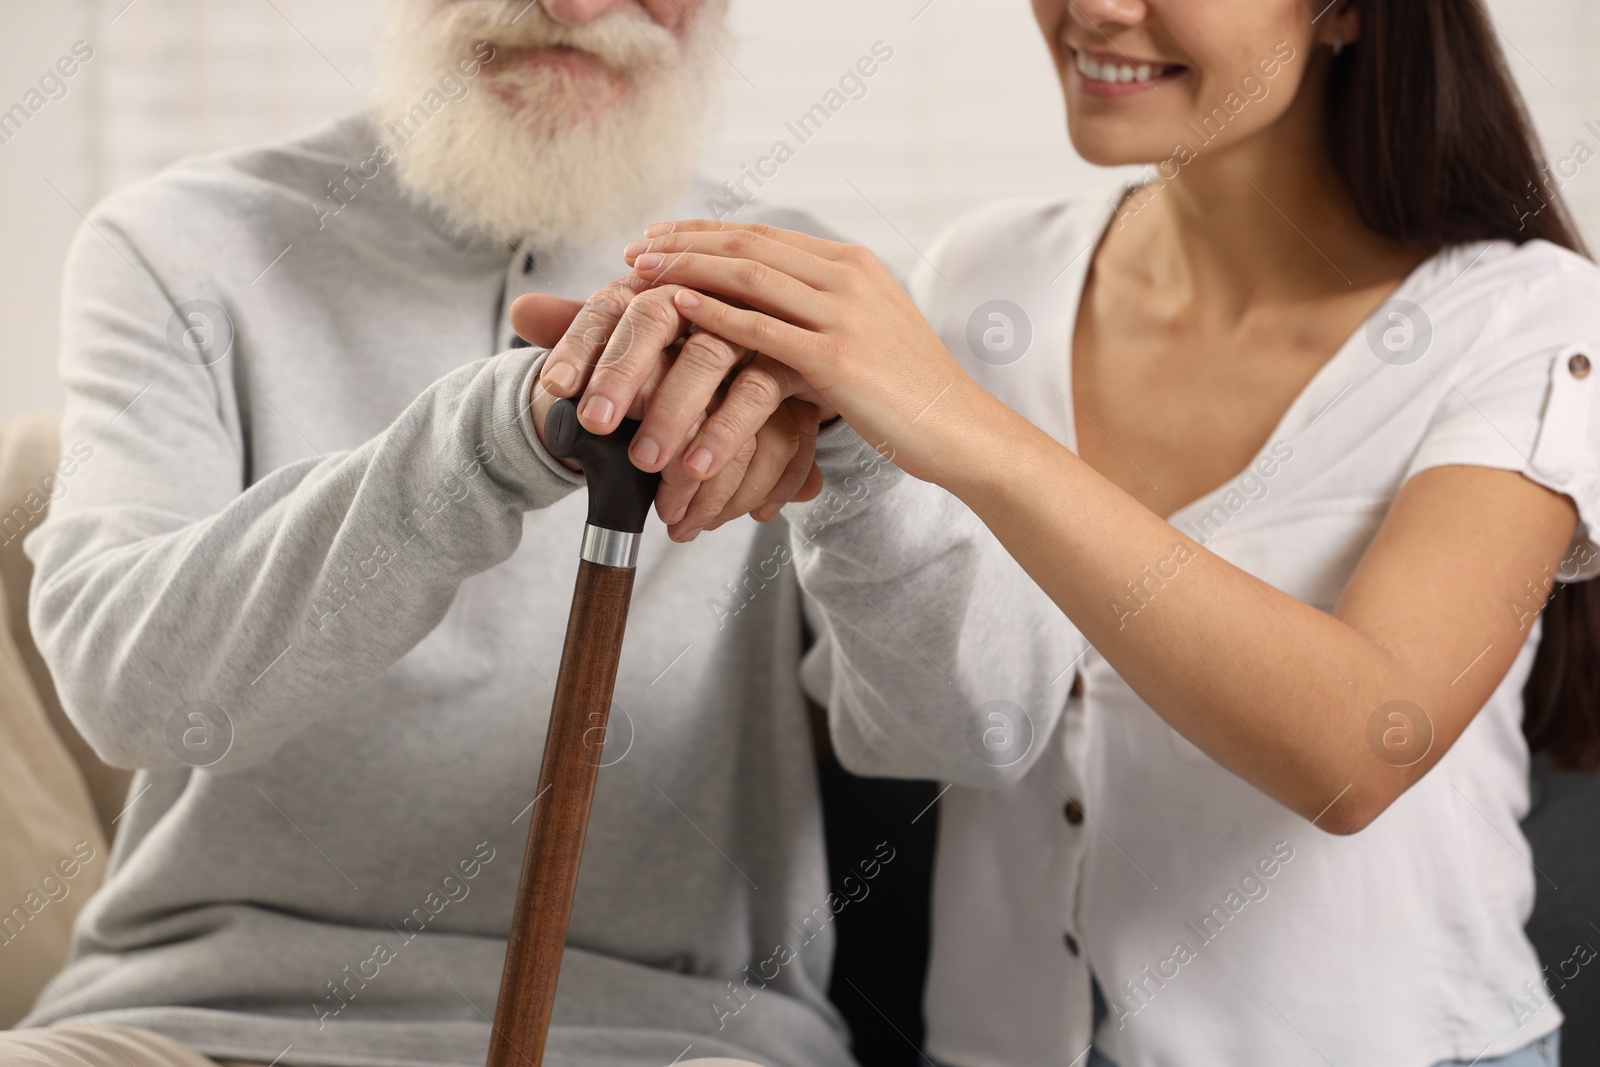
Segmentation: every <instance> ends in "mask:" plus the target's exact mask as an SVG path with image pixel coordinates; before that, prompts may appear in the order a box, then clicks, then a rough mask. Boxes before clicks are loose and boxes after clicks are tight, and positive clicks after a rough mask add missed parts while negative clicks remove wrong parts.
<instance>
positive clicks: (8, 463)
mask: <svg viewBox="0 0 1600 1067" xmlns="http://www.w3.org/2000/svg"><path fill="white" fill-rule="evenodd" d="M56 458H57V438H56V428H55V422H54V420H53V419H49V418H32V419H26V420H21V421H19V422H13V423H10V424H7V425H3V426H0V509H3V510H0V597H3V601H4V607H5V610H4V611H0V1027H8V1026H10V1025H12V1024H13V1023H15V1022H16V1020H17V1019H19V1018H21V1017H22V1015H23V1014H24V1013H25V1012H26V1011H27V1009H28V1007H29V1006H30V1005H31V1004H32V1003H33V1000H34V998H35V997H36V996H37V995H38V992H39V990H40V989H42V988H43V987H44V984H45V981H46V980H47V979H48V978H50V977H51V976H52V975H53V974H54V973H55V972H56V971H57V970H58V969H59V968H60V967H61V965H62V963H64V962H65V960H66V955H67V948H68V940H69V935H70V931H71V927H72V920H73V918H74V917H75V916H76V915H77V913H78V910H79V909H80V908H81V907H82V906H83V903H84V901H85V900H87V899H88V897H89V895H90V894H91V893H92V892H94V890H95V889H96V888H97V887H98V886H99V884H100V882H101V879H102V878H103V877H104V874H105V868H106V860H107V848H106V840H107V837H108V833H107V830H106V827H107V826H108V825H109V824H110V822H111V820H112V819H114V818H116V816H117V814H118V813H119V812H120V810H121V807H122V804H123V801H124V797H125V796H126V793H127V783H128V774H127V772H125V771H118V770H115V769H113V768H109V767H107V766H105V764H103V763H101V762H100V760H99V759H98V758H97V757H95V755H94V753H93V752H91V751H90V750H89V747H88V745H87V744H86V743H84V741H83V739H82V738H81V737H79V736H78V734H77V732H76V730H74V729H73V728H72V726H71V724H70V723H68V722H67V719H66V716H65V715H64V714H63V713H62V711H61V706H60V703H59V702H58V701H57V699H56V694H55V687H54V686H53V685H52V684H51V681H50V675H49V672H48V671H47V670H46V669H45V666H44V662H43V661H42V660H41V659H40V658H39V653H38V650H37V649H36V648H35V647H34V644H33V640H32V638H31V637H30V636H29V634H28V628H27V595H28V583H29V581H30V579H31V577H32V568H31V567H30V566H29V564H28V560H27V558H26V557H25V556H24V555H23V554H22V542H23V539H24V538H25V537H26V535H27V534H28V533H29V532H31V531H32V530H33V529H34V528H35V527H36V526H38V524H39V522H40V521H42V520H43V518H44V507H45V504H46V503H47V502H48V500H49V493H50V484H51V483H50V482H49V481H48V480H45V481H43V482H41V479H45V478H46V476H47V475H49V474H51V473H52V472H53V471H54V468H55V464H56ZM69 491H70V490H69ZM80 759H81V760H82V761H83V762H82V763H81V764H80Z"/></svg>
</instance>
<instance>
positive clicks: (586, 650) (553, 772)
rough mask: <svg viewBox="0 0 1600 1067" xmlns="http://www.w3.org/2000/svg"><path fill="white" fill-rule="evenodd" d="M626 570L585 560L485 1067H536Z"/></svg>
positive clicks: (623, 613) (618, 648) (628, 591)
mask: <svg viewBox="0 0 1600 1067" xmlns="http://www.w3.org/2000/svg"><path fill="white" fill-rule="evenodd" d="M633 573H634V572H633V569H632V568H631V567H602V566H599V565H598V564H594V563H590V562H589V561H587V560H582V561H580V562H579V564H578V584H577V588H576V589H575V590H574V591H573V594H572V614H571V615H570V616H569V617H568V618H567V637H566V644H565V645H563V646H562V649H561V670H560V673H558V674H557V675H556V691H555V698H554V701H553V703H552V704H551V707H550V728H549V732H548V733H547V734H546V736H545V743H544V760H543V763H542V764H541V765H540V768H539V784H538V790H537V792H536V793H535V800H534V805H533V811H532V816H531V818H530V822H529V826H528V849H527V852H526V854H525V855H524V856H523V860H522V880H521V882H520V884H519V885H518V887H517V904H516V910H515V911H514V912H513V913H512V916H511V934H510V939H509V941H508V943H507V945H506V964H505V971H504V973H503V974H502V976H501V979H500V1000H499V1003H498V1005H497V1006H496V1008H495V1014H494V1031H493V1033H492V1034H491V1035H490V1038H489V1059H488V1067H539V1065H540V1064H541V1063H542V1062H543V1061H544V1043H545V1036H546V1035H547V1034H548V1033H549V1030H550V1011H551V1008H552V1007H553V1006H554V1004H555V997H556V980H557V978H558V977H559V975H560V972H561V952H562V948H563V947H564V946H565V944H566V940H567V920H568V918H569V917H570V915H571V913H572V896H573V891H574V890H575V889H576V887H577V884H578V863H579V860H581V859H582V857H583V837H584V832H585V831H586V830H587V829H588V826H589V805H590V802H591V801H592V800H593V799H594V785H595V775H596V774H598V773H599V769H600V753H601V746H602V745H603V744H604V740H605V726H606V722H607V719H608V718H609V717H610V711H611V694H612V691H613V689H614V688H615V686H616V680H617V663H618V660H619V658H620V657H621V653H622V634H623V630H624V628H625V627H626V625H627V622H628V601H629V598H630V597H631V596H632V593H633Z"/></svg>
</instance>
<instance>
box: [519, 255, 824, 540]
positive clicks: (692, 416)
mask: <svg viewBox="0 0 1600 1067" xmlns="http://www.w3.org/2000/svg"><path fill="white" fill-rule="evenodd" d="M511 324H512V328H513V329H515V330H516V332H517V334H518V335H519V336H521V337H522V338H523V339H525V340H527V341H529V342H530V343H532V344H536V345H540V346H542V347H549V348H550V349H551V353H550V355H549V356H547V357H546V359H545V366H544V373H543V374H542V375H541V378H540V380H539V381H538V382H536V383H535V385H534V389H533V395H532V396H531V397H530V398H529V401H530V403H531V404H532V407H533V418H534V423H535V426H536V427H538V428H540V429H541V432H542V427H543V421H544V417H545V414H546V413H547V412H548V411H549V408H550V405H551V404H553V403H554V401H555V400H556V399H557V398H560V397H571V396H575V395H577V394H578V393H579V392H580V391H581V390H582V387H583V385H584V384H585V382H588V383H589V385H590V391H589V393H588V394H586V395H585V396H584V399H583V400H582V401H581V402H580V407H579V421H580V422H582V423H583V424H584V426H585V427H586V428H587V429H589V430H591V431H593V432H595V433H610V432H612V431H613V430H614V429H615V428H616V426H617V424H618V423H619V422H620V421H621V420H622V418H623V417H624V416H625V415H631V416H633V417H635V418H637V417H640V416H641V415H645V414H646V408H647V407H649V408H659V409H660V410H658V411H652V412H650V414H653V415H654V417H655V422H654V423H653V424H651V423H650V422H649V420H648V418H647V424H646V427H641V430H640V433H639V434H636V435H635V438H634V447H633V449H632V450H631V454H632V456H633V459H634V462H635V464H636V465H638V466H639V467H641V468H642V469H645V470H657V471H660V472H661V475H662V485H661V490H660V492H659V493H658V494H657V496H656V510H657V512H658V514H660V516H661V518H662V520H663V521H666V522H667V523H668V525H669V527H670V532H671V535H672V536H673V537H674V538H675V539H677V540H692V539H693V538H694V536H695V535H697V534H698V533H699V531H700V530H701V529H715V528H716V527H717V526H720V525H721V524H722V523H724V522H728V521H730V520H731V519H734V518H737V517H739V516H741V515H744V514H746V513H751V512H753V513H754V514H755V517H756V518H757V519H758V520H762V521H765V520H767V519H771V518H772V517H773V516H775V515H776V514H777V512H778V509H779V508H780V507H782V505H783V504H785V503H787V502H788V501H790V500H809V499H811V498H812V497H814V496H816V494H817V493H818V492H819V491H820V489H821V475H820V472H818V471H817V469H816V465H815V463H814V462H813V456H814V455H815V451H816V434H817V427H818V424H819V421H820V419H819V415H818V413H817V411H816V409H815V408H814V407H813V406H812V405H810V404H806V403H803V402H800V401H798V400H789V399H788V398H787V395H785V396H782V397H779V398H778V401H779V402H777V403H775V404H773V405H771V406H769V407H766V408H760V409H752V408H751V407H750V406H749V405H748V404H742V405H741V406H738V407H734V406H733V405H734V404H735V402H736V400H740V399H742V398H734V397H733V396H732V387H731V386H728V385H727V384H726V383H725V382H724V381H723V378H724V377H725V376H726V368H728V367H733V366H735V365H737V364H740V363H741V362H743V363H744V364H746V368H745V369H746V371H748V370H749V362H750V361H749V359H748V353H747V352H745V351H743V350H742V349H737V348H735V347H734V346H732V345H729V344H728V343H727V342H725V341H723V340H722V339H721V338H719V337H716V336H714V335H711V334H695V335H693V336H691V337H689V338H688V339H685V338H684V337H683V334H684V333H685V332H686V331H687V330H688V329H689V328H690V327H689V323H687V322H686V321H684V320H683V319H681V318H680V317H679V316H678V314H677V312H676V311H675V310H674V308H673V305H672V291H671V290H670V289H652V288H650V287H649V286H648V284H646V283H642V282H640V281H639V280H638V279H635V278H627V279H623V280H621V281H619V282H614V283H612V284H611V285H608V286H606V287H605V288H603V289H601V290H600V291H599V292H597V293H596V294H594V296H592V297H590V298H589V300H588V301H586V302H584V303H579V302H578V301H575V300H566V299H563V298H560V297H553V296H546V295H544V294H537V293H534V294H529V295H527V296H523V297H521V298H519V299H518V300H517V301H516V302H515V303H514V304H513V305H512V307H511ZM613 353H616V354H613ZM552 365H554V366H556V367H557V368H563V367H564V368H566V370H565V371H562V370H559V369H558V370H556V371H554V372H552V369H551V368H552ZM708 367H709V368H716V367H722V368H724V370H723V371H722V373H720V374H718V375H717V377H716V378H715V380H713V381H712V382H711V383H710V388H709V389H706V390H705V391H704V393H703V394H700V393H697V394H696V399H698V403H697V405H696V406H694V407H692V408H690V407H689V406H688V404H687V403H675V402H674V400H675V394H673V393H671V392H668V393H666V394H662V392H661V390H662V389H663V388H664V387H665V385H666V384H667V379H668V374H669V371H671V372H674V376H675V377H677V378H679V379H686V378H687V377H688V375H686V374H685V369H686V368H692V369H695V370H700V371H704V370H705V369H706V368H708ZM781 370H782V373H783V374H784V375H786V376H789V377H793V378H794V379H795V383H794V384H796V385H797V386H798V387H802V388H803V386H804V382H803V380H801V379H799V378H798V376H797V375H794V374H793V373H792V372H790V371H788V369H787V368H781ZM743 374H745V372H743V371H742V372H741V375H743ZM737 382H738V379H737V378H736V379H735V383H734V384H737ZM596 383H598V384H599V386H600V387H601V389H599V390H597V389H596V388H595V386H596ZM790 391H791V392H792V391H793V388H791V390H790ZM596 396H598V397H600V398H601V399H603V400H605V402H606V403H605V404H602V405H596V404H594V398H595V397H596ZM613 397H615V398H620V399H613ZM652 399H656V400H664V403H661V404H651V403H650V401H651V400H652ZM608 405H609V406H608ZM710 423H716V424H718V425H726V424H729V423H733V424H735V428H736V430H737V432H738V434H739V436H738V439H737V441H735V442H733V443H732V445H731V446H730V447H729V448H728V454H727V456H726V457H724V458H723V461H722V462H720V463H718V464H717V466H716V469H715V470H714V471H711V472H709V473H707V472H703V471H690V470H689V469H687V468H686V467H685V466H684V462H683V461H684V459H685V458H686V456H687V455H689V453H686V452H685V451H684V449H683V444H684V442H685V441H686V440H687V439H688V438H689V436H690V435H691V434H694V433H697V432H700V431H701V430H702V429H703V427H705V426H706V425H708V424H710ZM646 429H651V430H652V432H653V433H655V434H656V439H657V440H660V441H664V442H666V443H667V447H666V448H664V449H660V450H659V451H657V452H655V453H653V454H651V455H650V457H649V461H648V462H641V456H642V449H641V443H640V442H641V438H642V437H643V436H644V432H645V430H646Z"/></svg>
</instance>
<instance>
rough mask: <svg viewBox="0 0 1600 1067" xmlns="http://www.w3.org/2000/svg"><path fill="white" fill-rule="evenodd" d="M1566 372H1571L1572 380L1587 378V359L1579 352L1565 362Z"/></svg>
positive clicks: (1588, 364) (1588, 368) (1588, 365)
mask: <svg viewBox="0 0 1600 1067" xmlns="http://www.w3.org/2000/svg"><path fill="white" fill-rule="evenodd" d="M1567 370H1569V371H1571V372H1572V376H1573V377H1574V378H1587V377H1588V376H1589V370H1590V363H1589V357H1588V356H1586V355H1584V354H1583V353H1582V352H1579V353H1578V354H1577V355H1575V356H1573V357H1572V358H1571V359H1569V360H1567Z"/></svg>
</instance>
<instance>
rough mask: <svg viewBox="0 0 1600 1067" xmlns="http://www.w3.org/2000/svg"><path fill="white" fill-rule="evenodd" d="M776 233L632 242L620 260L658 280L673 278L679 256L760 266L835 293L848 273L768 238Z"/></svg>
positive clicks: (716, 233) (687, 234)
mask: <svg viewBox="0 0 1600 1067" xmlns="http://www.w3.org/2000/svg"><path fill="white" fill-rule="evenodd" d="M776 232H778V231H772V230H765V231H758V230H756V229H753V228H750V227H744V228H738V229H731V230H713V231H693V230H685V231H682V232H679V233H672V234H668V235H667V236H665V237H655V238H651V239H649V240H644V241H635V242H634V243H633V244H631V245H629V246H628V247H627V248H625V249H623V251H622V258H623V259H624V260H625V261H626V262H627V264H628V266H630V267H636V268H638V269H640V270H644V271H654V272H655V276H656V277H658V278H662V277H664V278H669V279H670V278H672V277H673V274H672V264H673V262H674V261H675V260H676V259H677V258H678V257H679V256H683V255H687V254H690V253H694V254H698V255H710V256H721V257H722V258H724V259H733V260H745V261H748V262H751V263H760V264H762V265H763V266H767V267H771V268H772V269H773V270H775V271H778V272H779V273H780V274H786V275H788V276H789V277H791V278H794V279H795V280H797V281H800V282H802V283H804V284H805V285H808V286H810V287H811V288H813V289H820V290H823V291H825V292H826V291H829V290H832V289H836V288H838V287H839V286H841V285H842V284H843V283H844V281H845V278H846V276H847V271H846V268H845V266H844V265H843V264H842V263H841V262H839V261H836V260H834V259H830V258H824V257H823V256H820V255H817V254H816V253H815V252H813V251H810V250H807V249H804V248H799V247H796V246H795V245H793V244H789V243H787V242H785V241H781V240H777V239H775V238H773V237H770V236H767V234H768V233H776ZM839 247H840V248H843V247H845V246H843V245H841V246H839ZM652 257H653V258H652Z"/></svg>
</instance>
